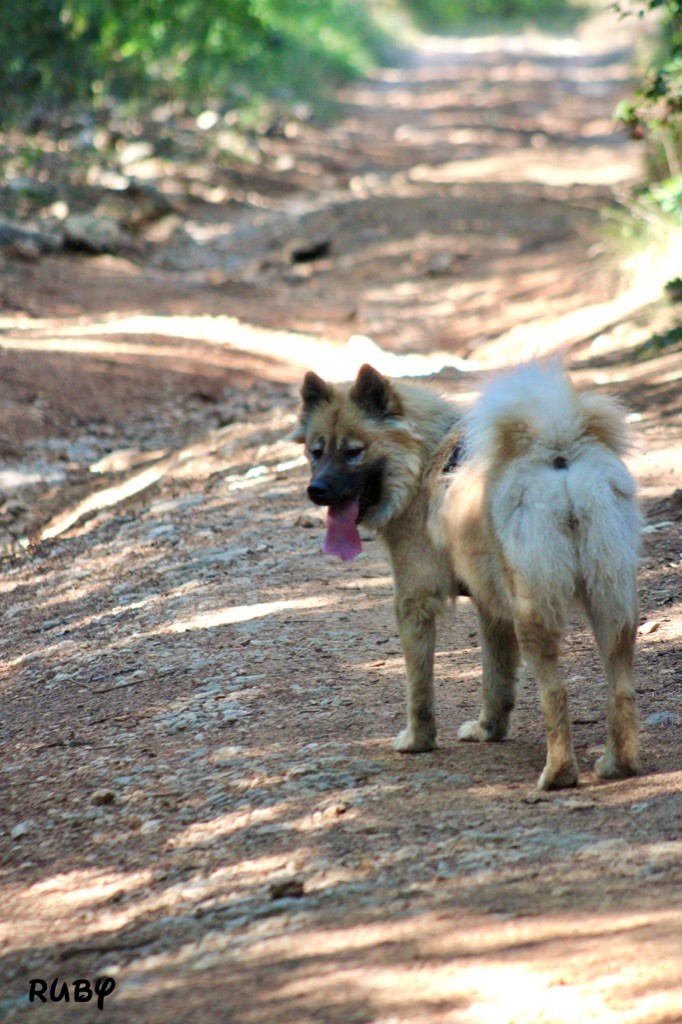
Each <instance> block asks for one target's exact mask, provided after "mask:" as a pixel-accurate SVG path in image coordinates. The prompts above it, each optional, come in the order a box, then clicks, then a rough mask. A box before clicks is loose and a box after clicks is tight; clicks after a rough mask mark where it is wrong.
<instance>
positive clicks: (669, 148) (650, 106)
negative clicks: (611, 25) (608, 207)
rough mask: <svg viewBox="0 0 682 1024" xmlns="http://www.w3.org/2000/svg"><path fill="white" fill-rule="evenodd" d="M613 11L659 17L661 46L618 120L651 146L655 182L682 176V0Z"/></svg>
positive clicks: (619, 110) (619, 7)
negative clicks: (648, 14)
mask: <svg viewBox="0 0 682 1024" xmlns="http://www.w3.org/2000/svg"><path fill="white" fill-rule="evenodd" d="M613 7H614V9H615V10H616V11H618V12H619V14H620V15H621V16H622V17H626V16H628V15H630V14H637V16H638V17H640V18H642V17H644V15H645V14H646V13H647V11H654V10H656V11H657V12H658V14H659V15H660V17H661V29H660V42H659V45H658V47H657V48H656V50H655V52H654V54H653V56H652V58H651V62H650V64H649V67H648V68H647V69H646V71H645V73H644V75H643V78H642V82H641V84H640V86H639V88H638V89H637V91H636V93H635V95H634V97H632V99H630V100H624V101H623V102H622V103H620V104H619V105H618V107H617V108H616V111H615V114H614V116H615V118H616V119H617V120H619V121H622V122H623V124H625V125H627V126H628V128H629V129H630V131H631V133H632V135H633V137H634V138H648V139H650V140H651V142H652V143H653V146H652V148H651V156H650V160H649V169H650V173H651V177H652V179H653V180H659V179H660V178H662V177H667V176H668V175H670V174H673V175H679V174H680V173H681V172H682V0H645V2H644V3H638V2H633V0H631V2H630V4H629V6H627V7H626V6H625V5H624V4H623V3H620V2H617V3H614V4H613Z"/></svg>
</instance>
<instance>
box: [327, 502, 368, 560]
mask: <svg viewBox="0 0 682 1024" xmlns="http://www.w3.org/2000/svg"><path fill="white" fill-rule="evenodd" d="M359 514H360V502H359V501H358V500H357V498H356V499H355V501H344V502H343V503H342V504H341V505H330V506H329V511H328V513H327V536H326V537H325V538H324V544H323V545H322V550H323V551H324V553H325V555H338V556H339V558H342V559H343V560H344V562H351V561H352V560H353V559H354V558H357V556H358V555H359V554H360V552H361V551H362V543H361V541H360V534H359V533H358V527H357V522H358V516H359Z"/></svg>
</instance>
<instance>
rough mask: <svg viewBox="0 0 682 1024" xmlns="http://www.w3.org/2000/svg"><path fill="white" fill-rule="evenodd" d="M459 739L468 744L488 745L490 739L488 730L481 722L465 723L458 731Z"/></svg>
mask: <svg viewBox="0 0 682 1024" xmlns="http://www.w3.org/2000/svg"><path fill="white" fill-rule="evenodd" d="M457 739H458V740H464V741H465V742H467V743H487V742H488V740H489V739H490V735H489V733H488V730H487V729H486V728H485V727H484V726H482V725H481V723H480V722H478V721H476V720H474V721H472V722H465V723H464V725H460V727H459V729H458V730H457Z"/></svg>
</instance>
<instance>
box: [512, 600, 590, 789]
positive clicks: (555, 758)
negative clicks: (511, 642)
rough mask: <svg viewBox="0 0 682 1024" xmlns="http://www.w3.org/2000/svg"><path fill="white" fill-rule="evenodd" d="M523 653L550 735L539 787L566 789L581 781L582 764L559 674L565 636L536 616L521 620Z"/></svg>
mask: <svg viewBox="0 0 682 1024" xmlns="http://www.w3.org/2000/svg"><path fill="white" fill-rule="evenodd" d="M517 633H518V637H519V644H520V647H521V653H522V655H523V657H524V658H525V659H526V661H527V662H528V664H529V665H530V668H531V670H532V671H533V672H534V673H535V676H536V678H537V681H538V686H539V688H540V702H541V704H542V715H543V718H544V722H545V731H546V734H547V762H546V764H545V768H544V770H543V772H542V775H541V776H540V779H539V780H538V788H539V789H564V788H565V787H567V786H576V785H577V784H578V764H577V762H576V759H575V754H574V753H573V741H572V738H571V720H570V717H569V713H568V694H567V693H566V687H565V686H564V685H563V683H562V682H561V679H560V676H559V642H560V639H561V635H560V633H559V631H558V630H556V629H552V628H550V627H549V626H547V625H545V624H544V623H543V622H541V621H540V620H539V619H538V618H537V617H536V616H533V615H530V616H525V615H524V616H522V617H520V618H519V619H518V620H517Z"/></svg>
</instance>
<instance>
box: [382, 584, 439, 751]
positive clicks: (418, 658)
mask: <svg viewBox="0 0 682 1024" xmlns="http://www.w3.org/2000/svg"><path fill="white" fill-rule="evenodd" d="M442 606H443V602H442V600H441V599H440V598H438V597H436V596H433V595H427V596H425V597H417V596H412V595H411V596H409V597H406V596H403V597H401V596H400V594H399V593H398V594H397V595H396V601H395V612H396V618H397V620H398V629H399V630H400V640H401V643H402V647H403V654H404V656H405V669H406V672H407V728H405V729H403V730H402V732H400V733H398V735H397V736H396V738H395V739H394V741H393V747H394V749H395V750H399V751H400V752H401V753H411V754H418V753H422V752H423V751H427V750H433V748H434V747H435V745H436V712H435V699H434V693H433V658H434V653H435V645H436V616H437V614H438V612H439V611H440V610H441V608H442Z"/></svg>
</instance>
